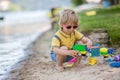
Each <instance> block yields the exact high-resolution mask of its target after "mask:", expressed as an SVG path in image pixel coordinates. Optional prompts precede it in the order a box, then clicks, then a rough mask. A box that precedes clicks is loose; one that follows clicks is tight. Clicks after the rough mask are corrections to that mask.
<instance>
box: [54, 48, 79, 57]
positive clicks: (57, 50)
mask: <svg viewBox="0 0 120 80" xmlns="http://www.w3.org/2000/svg"><path fill="white" fill-rule="evenodd" d="M53 51H54V53H55V54H57V55H69V56H72V57H76V55H77V54H76V53H78V51H76V50H64V49H60V48H59V47H54V48H53Z"/></svg>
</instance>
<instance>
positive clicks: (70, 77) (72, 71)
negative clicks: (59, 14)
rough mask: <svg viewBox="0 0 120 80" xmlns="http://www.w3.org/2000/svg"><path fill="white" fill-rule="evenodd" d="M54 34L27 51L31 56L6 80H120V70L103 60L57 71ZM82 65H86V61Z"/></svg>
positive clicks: (48, 33)
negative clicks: (54, 54) (53, 53)
mask: <svg viewBox="0 0 120 80" xmlns="http://www.w3.org/2000/svg"><path fill="white" fill-rule="evenodd" d="M53 33H54V32H53V31H51V30H50V31H47V32H45V33H44V34H43V35H42V36H40V37H39V38H38V39H37V41H35V42H34V43H33V44H32V45H31V46H30V47H29V48H28V49H27V51H28V52H31V54H30V55H29V56H28V57H26V59H25V60H23V61H21V62H19V63H18V65H17V66H16V68H13V70H12V71H11V73H10V74H9V77H8V78H7V79H5V80H120V68H112V67H110V66H109V64H108V63H106V64H103V62H102V60H98V63H97V64H95V65H93V66H88V65H86V66H84V67H77V68H76V67H71V68H66V69H65V70H64V71H63V72H59V71H57V70H56V69H55V63H54V62H52V61H51V58H50V55H49V52H50V43H51V38H52V37H53ZM119 49H120V48H119ZM119 49H118V50H119ZM81 64H86V63H85V60H84V59H82V61H81Z"/></svg>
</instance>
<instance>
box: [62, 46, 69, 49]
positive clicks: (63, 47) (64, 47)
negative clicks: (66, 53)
mask: <svg viewBox="0 0 120 80" xmlns="http://www.w3.org/2000/svg"><path fill="white" fill-rule="evenodd" d="M60 49H63V50H68V48H67V47H66V46H61V47H60Z"/></svg>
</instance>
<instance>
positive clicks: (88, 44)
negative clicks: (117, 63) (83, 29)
mask: <svg viewBox="0 0 120 80" xmlns="http://www.w3.org/2000/svg"><path fill="white" fill-rule="evenodd" d="M80 41H82V42H83V43H84V44H86V45H87V47H88V48H90V47H91V46H92V41H91V40H90V39H89V38H87V37H83V38H82V39H81V40H80Z"/></svg>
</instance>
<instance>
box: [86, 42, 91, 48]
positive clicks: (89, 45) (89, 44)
mask: <svg viewBox="0 0 120 80" xmlns="http://www.w3.org/2000/svg"><path fill="white" fill-rule="evenodd" d="M86 45H87V48H89V49H90V48H91V46H92V41H88V42H87V43H86Z"/></svg>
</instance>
